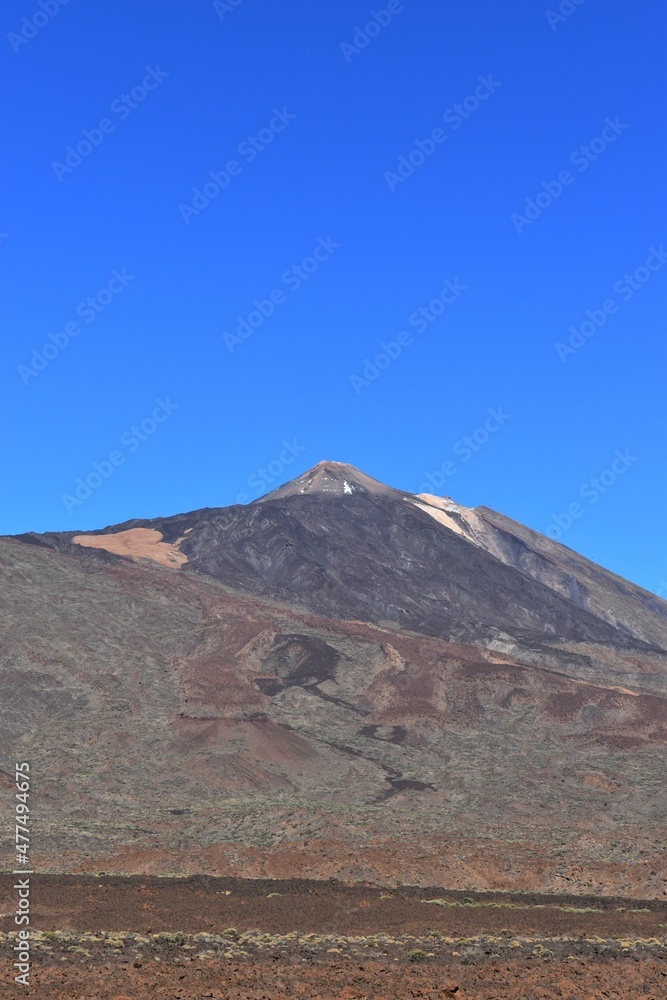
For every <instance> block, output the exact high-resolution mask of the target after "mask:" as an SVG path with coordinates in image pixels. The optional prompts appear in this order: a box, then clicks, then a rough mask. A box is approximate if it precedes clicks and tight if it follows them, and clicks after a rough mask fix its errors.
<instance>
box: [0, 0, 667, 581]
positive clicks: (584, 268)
mask: <svg viewBox="0 0 667 1000" xmlns="http://www.w3.org/2000/svg"><path fill="white" fill-rule="evenodd" d="M137 8H138V9H137ZM285 8H287V9H285ZM560 8H561V9H562V12H559V4H558V3H552V4H549V3H547V2H546V0H539V2H538V0H521V2H517V0H514V2H510V3H509V4H502V5H501V4H498V5H491V4H489V3H488V2H483V0H452V2H448V3H446V4H445V3H436V2H433V0H432V2H428V0H403V2H399V0H391V3H385V2H384V0H380V3H378V4H376V5H375V6H373V5H372V4H370V3H367V2H363V0H335V2H334V0H321V2H320V3H318V4H311V3H300V2H297V3H294V4H290V5H280V4H272V3H270V2H268V0H235V3H233V4H232V3H225V2H218V3H217V4H214V3H211V2H193V3H189V4H186V3H185V2H184V0H182V2H175V0H161V2H159V3H157V2H155V0H147V2H144V3H142V4H141V5H137V4H135V3H132V4H131V3H129V2H128V0H114V3H110V2H107V0H100V2H99V3H96V4H94V5H85V4H83V3H81V2H77V0H73V2H72V0H70V2H69V3H67V4H65V5H60V4H59V3H58V0H42V2H41V3H39V2H37V0H8V2H6V3H5V4H4V6H3V12H2V15H1V17H2V27H3V30H2V32H0V42H2V45H1V46H0V69H1V72H2V76H3V93H4V94H5V95H6V96H5V100H4V105H5V142H4V147H5V156H4V160H5V183H4V185H3V194H4V198H3V209H2V214H1V216H0V233H1V236H0V254H1V255H2V258H1V264H2V268H3V271H4V277H5V279H6V280H5V281H4V282H3V291H2V306H3V314H4V325H5V337H4V364H3V366H2V376H1V377H2V400H3V406H4V408H5V414H4V425H5V427H6V431H5V435H4V466H5V473H6V484H7V485H6V487H5V491H4V504H3V517H2V521H1V527H0V530H2V531H3V532H5V533H14V532H20V531H27V530H36V531H43V530H49V529H50V530H57V529H73V528H82V529H87V528H92V527H100V526H103V525H106V524H111V523H114V522H118V521H121V520H124V519H127V518H130V517H150V516H155V515H158V514H170V513H176V512H179V511H184V510H189V509H194V508H197V507H202V506H222V505H226V504H230V503H235V502H237V501H239V500H241V499H243V498H245V499H253V498H254V497H255V496H257V495H258V494H259V492H264V491H265V490H264V489H263V486H264V487H265V489H269V488H271V487H273V486H276V485H278V484H279V483H280V482H283V481H285V480H287V479H290V478H292V477H293V476H295V475H298V474H299V473H300V472H302V471H303V470H304V469H306V468H308V467H309V466H311V465H313V464H315V462H317V461H319V460H320V459H322V458H327V459H333V460H338V461H346V462H351V463H352V464H354V465H356V466H358V467H359V468H361V469H363V470H364V471H365V472H367V473H369V474H370V475H373V476H375V477H377V478H378V479H381V480H383V481H385V482H387V483H390V484H392V485H395V486H398V487H401V488H404V489H407V490H415V491H417V490H420V489H421V490H423V489H426V487H427V485H428V484H429V483H432V484H433V486H432V489H431V491H432V492H436V493H440V494H448V495H451V496H452V497H453V498H454V499H455V500H458V501H459V502H461V503H463V504H466V505H470V506H475V505H477V504H485V505H491V506H493V507H494V508H495V509H496V510H499V511H502V512H504V513H505V514H507V515H509V516H510V517H513V518H516V519H517V520H519V521H522V522H523V523H525V524H527V525H529V526H531V527H533V528H535V529H537V530H539V531H543V532H545V533H549V534H551V536H552V537H558V538H559V540H560V541H562V542H563V543H564V544H566V545H568V546H570V547H571V548H574V549H576V550H577V551H579V552H582V553H583V554H584V555H586V556H588V557H589V558H591V559H594V560H595V561H597V562H600V563H601V564H602V565H604V566H607V567H609V568H611V569H613V570H614V571H615V572H617V573H619V574H621V575H623V576H626V577H628V578H629V579H631V580H633V581H635V582H637V583H639V584H641V585H642V586H644V587H646V588H647V589H649V590H654V591H657V590H659V589H661V588H663V587H664V589H665V591H667V583H663V582H662V581H667V535H666V522H665V499H666V492H667V491H666V462H665V456H666V442H665V428H666V426H667V420H666V413H665V407H666V403H665V400H666V398H667V394H666V393H665V371H666V369H665V361H666V358H665V312H666V310H665V305H666V288H667V255H666V254H665V248H666V246H667V226H666V225H665V221H666V216H665V185H664V176H665V160H666V157H665V122H666V116H665V88H664V70H663V61H664V52H665V43H666V42H667V31H666V30H665V8H664V4H663V3H662V2H661V0H644V3H643V4H642V6H641V12H640V14H635V13H633V12H630V11H629V8H628V6H627V4H626V3H622V2H620V0H605V3H604V4H603V3H602V2H601V0H585V2H583V3H580V4H575V3H570V2H569V0H563V2H560ZM550 11H551V13H550ZM568 11H570V13H568ZM582 325H583V329H582ZM376 362H377V363H376ZM158 401H159V402H158ZM133 428H135V429H134V430H133ZM466 438H467V439H468V440H467V442H466ZM110 456H113V457H112V458H110ZM261 470H264V471H261ZM86 481H87V482H88V484H89V485H88V486H86V485H85V484H86ZM81 484H83V486H82V485H81ZM91 484H92V485H91ZM77 488H78V496H77V494H76V490H77ZM68 498H69V499H68Z"/></svg>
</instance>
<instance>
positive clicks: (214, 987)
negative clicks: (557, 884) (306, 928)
mask: <svg viewBox="0 0 667 1000" xmlns="http://www.w3.org/2000/svg"><path fill="white" fill-rule="evenodd" d="M664 964H665V963H660V962H657V961H655V960H653V959H641V960H638V961H632V960H625V961H600V960H596V961H585V962H584V961H567V962H547V961H544V960H537V961H534V962H528V961H521V960H518V961H517V960H513V961H510V962H507V963H503V964H502V965H501V964H497V963H489V964H487V965H483V966H471V965H469V966H465V967H462V966H456V967H453V968H450V969H446V970H445V969H443V968H442V967H441V966H440V967H437V966H429V965H428V964H420V965H414V964H411V965H403V966H398V965H396V966H395V965H392V964H388V963H386V962H381V961H379V962H353V961H350V960H347V961H334V960H328V961H326V960H318V961H305V960H304V961H301V962H298V963H297V962H295V963H294V964H290V965H284V964H282V963H280V964H279V963H275V962H271V963H269V964H266V965H257V964H252V965H250V964H246V963H240V962H234V961H227V962H211V961H209V962H192V961H177V962H175V963H172V964H169V965H167V964H166V963H159V964H158V963H156V962H154V961H152V962H150V963H149V964H148V965H145V966H144V965H142V967H141V968H136V967H135V966H134V965H133V964H131V963H127V962H122V961H120V960H118V961H116V962H107V963H105V964H104V965H94V966H88V967H86V968H84V967H82V966H81V965H78V966H75V965H70V964H66V963H62V964H59V963H54V964H51V965H47V966H45V967H42V968H41V969H40V970H39V971H38V972H36V974H35V976H34V986H31V987H30V988H28V989H25V988H21V992H20V994H19V987H16V990H15V991H14V990H12V991H11V993H10V992H9V991H8V992H7V993H6V994H5V995H6V996H11V995H14V993H16V995H17V996H18V995H21V996H25V997H39V998H40V1000H46V998H48V1000H55V998H59V1000H60V998H62V1000H65V998H66V1000H93V998H94V1000H150V998H154V997H159V998H161V1000H200V998H209V1000H285V998H288V997H300V998H303V1000H325V998H326V1000H334V998H335V1000H404V998H405V1000H408V998H409V1000H412V998H417V997H420V998H424V1000H444V998H446V997H452V998H454V1000H553V998H556V997H558V998H564V1000H570V998H577V1000H584V998H586V1000H602V998H605V1000H630V998H635V997H637V998H638V997H643V998H645V1000H664V998H665V997H667V972H666V971H665V968H664Z"/></svg>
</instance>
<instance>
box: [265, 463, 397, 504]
mask: <svg viewBox="0 0 667 1000" xmlns="http://www.w3.org/2000/svg"><path fill="white" fill-rule="evenodd" d="M390 492H391V493H393V492H396V491H394V490H392V489H391V487H389V486H385V485H384V484H383V483H380V482H378V480H377V479H372V478H371V477H370V476H367V475H366V473H365V472H360V471H359V469H355V467H354V466H353V465H346V464H345V463H344V462H318V463H317V465H314V466H313V468H312V469H308V471H307V472H304V473H303V475H301V476H297V478H296V479H291V480H290V481H289V482H288V483H285V484H284V485H283V486H279V487H278V488H277V489H275V490H272V491H271V492H270V493H267V494H266V495H265V496H263V497H259V498H258V499H257V500H254V501H253V503H265V502H266V501H267V500H279V499H280V498H281V497H290V496H302V495H303V494H304V493H322V494H326V495H329V496H333V497H342V496H352V494H353V493H377V494H380V493H385V494H386V493H390Z"/></svg>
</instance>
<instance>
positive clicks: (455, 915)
mask: <svg viewBox="0 0 667 1000" xmlns="http://www.w3.org/2000/svg"><path fill="white" fill-rule="evenodd" d="M14 881H15V879H13V878H12V876H10V875H3V876H2V877H1V878H0V910H1V912H0V930H1V931H10V930H12V929H13V927H14V925H13V910H14V906H13V905H12V904H13V898H14V895H15V893H14V890H13V888H12V886H13V882H14ZM30 888H31V927H32V928H33V929H34V930H57V929H60V930H62V929H66V928H73V929H75V930H77V931H92V932H100V931H128V932H135V933H139V934H145V933H157V932H160V931H174V932H175V931H183V932H186V933H188V934H196V933H198V932H207V933H211V934H221V933H222V932H223V931H224V929H225V928H227V927H235V928H237V930H239V931H246V930H252V929H256V928H259V929H261V930H262V931H266V932H267V933H270V934H285V933H288V932H290V931H300V932H301V933H303V934H308V933H314V934H349V935H363V934H374V933H379V932H383V933H385V934H403V935H405V934H415V935H419V934H426V933H427V932H428V931H430V930H437V931H439V932H440V933H441V934H443V935H448V936H453V937H469V936H471V935H476V934H480V933H488V934H497V933H498V932H499V931H500V930H502V929H503V928H510V929H511V930H512V931H513V932H514V933H517V934H531V935H538V936H540V937H544V938H551V937H557V936H561V935H567V936H570V937H572V936H575V937H576V936H582V937H588V938H590V937H592V936H594V935H599V936H601V937H604V938H612V937H614V936H620V937H637V938H650V937H660V936H662V935H664V933H665V927H666V926H667V904H665V903H662V902H658V901H656V900H650V901H641V900H640V901H638V900H629V899H620V898H605V899H600V898H599V897H586V896H566V895H563V896H546V895H539V894H535V893H533V894H522V895H518V894H509V893H488V892H487V893H484V892H475V893H474V894H473V895H472V896H471V895H469V894H466V893H465V892H453V891H451V890H447V889H441V888H437V887H436V888H418V887H412V886H403V887H401V888H399V889H395V888H392V889H383V888H379V887H377V886H368V885H342V884H339V883H337V882H336V881H335V880H332V881H330V882H316V881H311V880H308V879H290V880H289V881H282V880H268V879H235V878H211V877H208V876H193V877H191V878H183V879H181V878H178V879H177V878H158V877H151V876H138V875H137V876H132V877H129V878H125V877H122V876H121V877H117V876H108V877H102V878H95V877H92V876H77V875H33V876H32V877H31V879H30ZM433 899H441V900H443V901H444V902H446V903H450V904H454V905H449V906H442V905H439V904H434V903H425V902H423V901H424V900H433ZM464 900H467V901H471V902H472V903H474V905H471V903H470V902H467V903H464V902H463V901H464ZM568 908H569V909H568ZM581 911H583V912H581Z"/></svg>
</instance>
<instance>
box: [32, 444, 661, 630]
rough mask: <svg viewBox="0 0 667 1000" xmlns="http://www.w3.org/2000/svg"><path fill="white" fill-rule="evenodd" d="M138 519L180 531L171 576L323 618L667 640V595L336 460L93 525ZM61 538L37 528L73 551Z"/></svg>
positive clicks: (480, 514) (503, 523)
mask: <svg viewBox="0 0 667 1000" xmlns="http://www.w3.org/2000/svg"><path fill="white" fill-rule="evenodd" d="M136 527H144V528H145V527H148V528H153V529H157V530H158V531H159V532H161V534H162V537H163V540H164V541H165V542H176V541H177V540H180V539H182V540H181V541H179V550H180V552H181V553H182V554H183V555H185V556H186V557H187V562H186V563H185V564H184V565H183V567H182V569H181V571H182V572H183V571H184V572H187V573H195V574H203V575H206V576H208V577H213V578H215V579H217V580H219V581H221V582H222V583H224V584H225V585H227V586H229V587H231V588H233V589H235V590H237V591H242V592H246V593H250V594H255V595H258V596H262V597H266V598H270V599H273V600H278V601H281V602H285V603H288V604H290V605H293V606H296V607H300V608H304V609H307V610H309V611H312V612H315V613H317V614H320V615H325V616H326V617H329V618H336V619H345V620H361V621H367V622H371V623H374V624H380V623H392V624H394V625H399V626H402V627H404V628H407V629H410V630H411V631H415V632H421V633H423V634H426V635H431V636H437V637H440V638H446V639H460V640H467V641H473V642H475V641H477V642H488V641H489V640H493V639H494V638H497V637H503V636H510V637H512V638H513V639H515V640H519V641H521V642H528V643H529V644H531V645H533V646H534V645H535V644H540V642H541V641H547V642H548V641H550V640H551V641H552V640H554V639H559V640H570V641H577V642H592V643H606V644H610V643H613V644H616V645H619V644H620V645H625V646H628V648H631V647H632V646H633V645H638V644H639V645H645V644H648V645H649V646H652V647H654V648H660V649H667V603H666V602H664V601H661V600H660V599H659V598H656V597H655V596H654V595H651V594H648V593H647V592H646V591H643V590H642V589H641V588H639V587H636V586H634V585H633V584H630V583H628V582H627V581H624V580H621V579H620V578H618V577H616V576H614V574H612V573H609V572H608V571H607V570H604V569H602V568H601V567H599V566H596V565H594V564H593V563H590V562H589V561H588V560H585V559H583V558H582V557H581V556H578V555H577V554H576V553H574V552H572V551H571V550H569V549H567V548H565V547H564V546H562V545H559V544H558V543H556V542H553V541H551V540H550V539H547V538H545V537H544V536H541V535H539V534H537V533H536V532H532V531H530V530H529V529H527V528H524V527H523V526H522V525H519V524H517V523H516V522H513V521H511V520H510V519H509V518H505V517H503V516H502V515H497V514H495V513H494V512H493V511H489V510H487V509H485V508H476V509H474V510H472V509H470V508H466V507H461V506H459V505H457V504H455V503H452V502H450V501H446V500H442V499H439V498H436V497H427V496H421V497H416V496H413V495H412V494H409V493H404V492H402V491H400V490H395V489H392V488H391V487H388V486H385V485H383V484H382V483H379V482H377V481H376V480H374V479H372V478H371V477H369V476H366V475H365V474H364V473H362V472H359V471H358V470H357V469H354V468H353V467H352V466H350V465H344V464H342V463H335V462H320V463H318V465H316V466H315V467H314V468H313V469H310V470H309V471H308V472H306V473H304V474H303V475H302V476H299V477H297V478H296V479H294V480H292V481H291V482H289V483H286V484H285V485H284V486H282V487H279V488H278V489H276V490H274V491H272V492H271V493H269V494H267V495H266V496H264V497H262V498H260V499H258V500H256V501H254V502H253V503H251V504H249V505H247V506H238V505H236V506H231V507H226V508H213V509H209V508H206V509H204V510H200V511H194V512H192V513H189V514H182V515H177V516H175V517H168V518H155V519H152V520H135V521H129V522H125V523H124V524H121V525H115V526H113V527H111V528H106V529H104V530H103V531H102V532H100V533H99V534H107V535H108V534H113V533H117V532H119V531H124V530H127V529H128V528H136ZM73 534H74V533H67V535H62V534H61V535H49V536H41V537H42V538H43V541H44V542H46V543H47V544H51V545H54V546H55V547H58V548H66V549H67V550H68V551H70V552H71V551H72V550H74V549H79V551H81V550H80V546H78V545H72V544H71V541H70V540H71V538H72V537H73ZM38 537H39V536H33V539H34V540H35V541H37V540H38ZM26 540H27V539H26ZM98 551H99V550H95V549H86V550H85V557H87V558H91V557H92V558H95V553H96V552H98ZM105 555H106V554H105ZM116 558H117V557H116Z"/></svg>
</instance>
